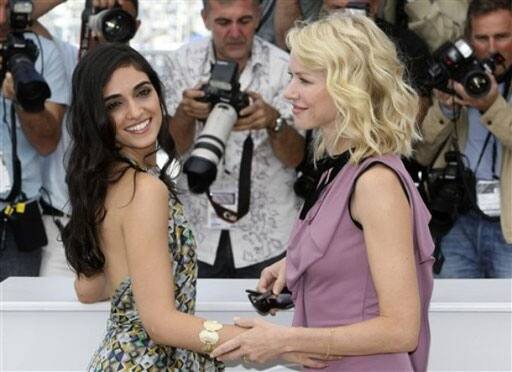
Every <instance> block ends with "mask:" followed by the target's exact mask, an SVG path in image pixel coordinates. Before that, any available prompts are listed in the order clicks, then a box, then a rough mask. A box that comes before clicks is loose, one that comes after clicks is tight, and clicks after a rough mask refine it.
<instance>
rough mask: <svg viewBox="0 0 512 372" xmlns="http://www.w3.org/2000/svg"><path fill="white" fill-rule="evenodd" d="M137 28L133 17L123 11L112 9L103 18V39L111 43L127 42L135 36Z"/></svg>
mask: <svg viewBox="0 0 512 372" xmlns="http://www.w3.org/2000/svg"><path fill="white" fill-rule="evenodd" d="M135 28H136V26H135V20H134V19H133V17H132V16H131V15H129V14H128V13H126V12H125V11H123V10H121V9H111V10H110V11H109V12H107V13H106V14H105V16H104V18H103V24H102V32H103V37H104V38H105V40H107V41H110V42H120V43H125V42H127V41H128V40H130V39H131V38H132V37H133V35H135Z"/></svg>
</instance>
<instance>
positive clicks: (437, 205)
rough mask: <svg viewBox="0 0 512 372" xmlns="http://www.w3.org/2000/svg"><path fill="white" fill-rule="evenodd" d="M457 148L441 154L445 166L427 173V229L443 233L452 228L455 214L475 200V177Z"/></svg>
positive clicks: (465, 210) (461, 211)
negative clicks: (428, 204)
mask: <svg viewBox="0 0 512 372" xmlns="http://www.w3.org/2000/svg"><path fill="white" fill-rule="evenodd" d="M462 156H463V155H462V154H461V153H459V152H458V151H448V152H446V153H445V162H446V166H445V167H444V168H443V169H439V170H433V171H431V172H430V173H429V175H428V179H429V194H430V212H431V214H432V220H431V225H430V227H431V230H432V234H433V235H434V236H443V235H445V234H446V233H448V231H449V230H450V229H451V228H452V226H453V224H454V223H455V220H456V219H457V216H458V214H461V213H462V214H463V213H466V212H468V211H469V210H470V209H471V207H472V205H473V204H474V201H475V199H476V191H475V188H476V180H475V176H474V174H473V172H472V171H471V170H470V169H469V168H467V167H466V166H465V165H464V163H463V159H462Z"/></svg>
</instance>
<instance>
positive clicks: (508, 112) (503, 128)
mask: <svg viewBox="0 0 512 372" xmlns="http://www.w3.org/2000/svg"><path fill="white" fill-rule="evenodd" d="M481 119H482V120H481V122H482V123H484V124H485V125H486V127H487V129H488V130H489V131H490V132H491V133H492V134H494V135H495V136H496V138H498V140H499V141H500V142H501V144H502V145H503V146H505V147H508V148H512V105H511V104H510V103H509V102H507V101H506V100H505V98H503V97H502V96H498V97H497V98H496V101H495V102H494V103H493V104H492V105H491V107H489V109H487V111H486V112H485V113H484V114H483V115H482V117H481Z"/></svg>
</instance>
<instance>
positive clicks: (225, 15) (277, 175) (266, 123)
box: [163, 0, 304, 278]
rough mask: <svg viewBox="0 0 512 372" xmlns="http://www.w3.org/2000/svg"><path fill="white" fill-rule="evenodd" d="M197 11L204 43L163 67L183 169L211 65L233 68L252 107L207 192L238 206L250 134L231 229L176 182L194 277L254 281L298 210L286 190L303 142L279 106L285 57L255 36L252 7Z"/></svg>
mask: <svg viewBox="0 0 512 372" xmlns="http://www.w3.org/2000/svg"><path fill="white" fill-rule="evenodd" d="M203 5H204V8H203V10H202V17H203V21H204V23H205V25H206V27H207V28H208V29H209V30H210V31H211V33H212V36H211V38H208V39H203V40H200V41H198V42H193V43H190V44H187V45H184V46H183V47H182V48H180V49H179V50H177V51H176V52H175V53H174V54H172V55H171V56H170V57H169V59H168V61H167V66H166V67H165V71H166V73H168V74H169V75H168V76H167V77H164V79H163V81H164V82H165V83H166V84H167V97H168V100H167V105H168V108H169V112H170V113H171V115H172V119H171V133H172V135H173V137H174V139H175V141H176V144H177V148H178V151H179V152H180V153H181V154H182V157H183V159H182V160H183V161H185V160H186V158H187V157H188V156H189V155H190V151H191V149H192V146H193V143H194V140H195V138H197V136H198V134H199V133H200V131H201V129H202V121H204V120H205V119H206V118H207V117H208V114H209V112H210V109H211V106H210V105H209V104H208V103H205V102H200V101H198V98H199V97H201V96H203V92H202V91H201V90H200V89H199V88H200V86H201V85H202V84H204V83H207V82H208V80H209V77H210V71H211V64H212V63H214V62H215V61H216V60H230V61H235V62H237V63H238V67H239V71H240V84H241V90H242V91H244V92H246V93H247V94H248V95H249V96H250V98H251V103H250V105H249V106H247V107H246V108H244V109H243V110H242V111H241V112H240V117H239V118H238V121H237V122H236V123H235V125H234V127H233V130H232V132H231V134H230V136H229V139H228V140H227V143H226V151H225V155H224V157H223V159H222V160H221V161H220V163H219V164H218V172H217V179H216V181H215V182H214V183H213V184H212V185H211V187H210V190H211V192H212V195H213V197H214V199H215V197H216V195H218V196H220V195H223V196H224V197H226V196H228V198H227V199H229V198H231V199H232V200H237V199H238V195H237V193H238V174H239V169H240V162H241V153H242V144H243V143H244V141H245V139H246V138H247V136H248V135H249V133H250V134H251V136H252V139H253V142H254V155H253V159H252V172H251V191H250V194H251V195H250V207H249V212H248V214H247V215H245V216H244V217H243V218H241V219H240V220H239V221H238V222H236V223H233V224H230V223H226V222H224V221H222V220H220V219H219V218H218V217H217V216H216V214H215V212H213V209H212V207H211V205H210V203H209V201H208V200H207V198H206V196H205V195H204V194H202V195H195V194H191V193H189V192H188V186H187V184H186V180H185V178H184V177H183V176H182V177H181V179H180V180H179V185H180V186H181V189H182V190H187V192H186V193H185V194H184V195H181V196H180V197H181V198H182V199H183V202H184V205H185V208H186V209H187V212H188V213H187V216H188V218H189V219H190V222H191V224H192V226H193V229H194V233H195V237H196V239H197V243H198V256H199V276H200V277H236V278H250V277H258V276H259V273H260V271H261V270H262V269H263V268H264V267H265V266H267V265H269V264H271V263H273V262H274V261H276V260H278V259H280V258H281V257H282V256H283V255H284V252H285V249H286V242H287V239H288V235H289V233H290V230H291V227H292V224H293V221H294V218H295V215H296V212H297V205H298V202H297V198H296V196H295V194H294V193H293V189H292V186H293V182H294V181H295V171H294V167H295V166H297V165H298V164H299V163H300V162H301V160H302V157H303V154H304V140H303V137H302V136H301V135H300V134H299V133H298V132H297V131H296V130H295V129H294V128H293V127H292V126H291V125H290V124H291V120H290V105H289V103H287V102H286V101H285V100H284V99H283V98H282V91H283V89H284V87H285V86H286V84H287V83H288V72H287V69H288V54H287V53H285V52H283V51H282V50H280V49H278V48H277V47H275V46H273V45H271V44H270V43H268V42H266V41H264V40H262V39H260V38H259V37H257V36H255V35H254V34H255V30H256V28H257V26H258V23H259V20H260V2H259V0H232V1H229V0H228V1H225V0H224V1H222V0H209V1H208V0H205V1H203ZM283 119H284V121H283ZM283 123H285V124H287V125H283ZM225 199H226V198H225ZM228 207H230V209H236V206H235V205H228Z"/></svg>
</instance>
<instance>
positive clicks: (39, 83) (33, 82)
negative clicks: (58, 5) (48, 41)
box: [0, 0, 51, 112]
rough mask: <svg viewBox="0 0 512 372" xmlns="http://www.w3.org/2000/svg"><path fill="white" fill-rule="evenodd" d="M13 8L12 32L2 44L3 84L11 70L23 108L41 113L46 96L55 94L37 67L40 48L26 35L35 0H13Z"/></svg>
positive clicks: (1, 67)
mask: <svg viewBox="0 0 512 372" xmlns="http://www.w3.org/2000/svg"><path fill="white" fill-rule="evenodd" d="M10 7H11V11H10V17H9V26H10V28H11V32H10V33H9V35H8V36H7V39H6V40H5V41H4V42H2V43H0V60H1V62H0V83H3V80H4V78H5V73H6V72H7V71H9V72H11V74H12V76H13V80H14V91H15V92H16V100H17V101H18V103H19V104H20V105H21V107H22V108H23V110H25V111H27V112H40V111H42V110H43V109H44V102H45V101H46V99H47V98H49V97H50V96H51V91H50V87H49V86H48V84H47V83H46V82H45V80H44V78H43V77H42V76H41V74H40V73H39V72H37V71H36V69H35V66H34V64H35V62H36V60H37V57H38V56H39V50H38V48H37V46H36V45H35V43H34V42H33V41H32V40H30V39H26V38H25V36H24V34H23V33H24V32H25V31H26V30H27V28H28V27H29V26H30V25H31V13H32V1H30V0H11V2H10Z"/></svg>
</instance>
